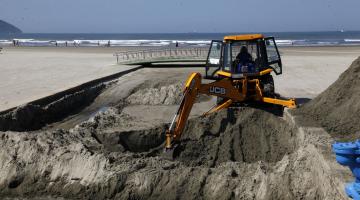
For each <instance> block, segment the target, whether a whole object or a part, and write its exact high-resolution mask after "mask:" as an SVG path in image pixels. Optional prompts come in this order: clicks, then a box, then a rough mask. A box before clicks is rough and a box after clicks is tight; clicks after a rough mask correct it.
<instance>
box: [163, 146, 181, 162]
mask: <svg viewBox="0 0 360 200" xmlns="http://www.w3.org/2000/svg"><path fill="white" fill-rule="evenodd" d="M179 151H180V146H179V145H178V144H174V145H173V146H172V148H171V149H168V148H165V149H164V151H163V153H162V154H161V157H162V158H164V159H166V160H174V159H175V158H176V156H178V155H179Z"/></svg>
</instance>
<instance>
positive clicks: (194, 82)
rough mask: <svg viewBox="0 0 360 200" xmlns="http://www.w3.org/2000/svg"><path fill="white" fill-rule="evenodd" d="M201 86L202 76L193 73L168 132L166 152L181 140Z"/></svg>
mask: <svg viewBox="0 0 360 200" xmlns="http://www.w3.org/2000/svg"><path fill="white" fill-rule="evenodd" d="M200 85H201V75H200V74H199V73H192V74H191V75H190V77H189V78H188V80H187V81H186V84H185V88H184V92H183V96H182V99H181V103H180V106H179V108H178V110H177V112H176V114H175V116H174V118H173V120H172V122H171V124H170V127H169V129H168V130H167V131H166V140H165V143H166V144H165V150H171V149H172V148H173V144H174V143H176V142H177V141H178V140H179V139H180V136H181V133H182V132H183V130H184V128H185V124H186V121H187V119H188V117H189V114H190V112H191V109H192V106H193V105H194V102H195V100H196V96H197V95H198V92H199V88H200Z"/></svg>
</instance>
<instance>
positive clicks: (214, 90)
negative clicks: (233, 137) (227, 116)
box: [165, 73, 245, 151]
mask: <svg viewBox="0 0 360 200" xmlns="http://www.w3.org/2000/svg"><path fill="white" fill-rule="evenodd" d="M199 93H202V94H207V95H214V96H220V97H227V98H229V100H227V101H225V102H223V103H222V104H221V105H217V106H215V107H214V108H212V109H210V111H208V112H206V113H205V115H206V114H210V113H212V112H216V111H218V110H221V109H224V108H227V107H228V106H230V105H231V103H232V102H233V100H235V101H241V100H244V99H245V95H243V94H241V93H240V92H239V91H238V90H237V89H236V88H235V87H233V86H232V84H231V81H230V80H227V79H223V80H221V81H218V82H214V83H209V84H201V74H200V73H192V74H191V75H190V76H189V78H188V80H187V81H186V84H185V88H184V92H183V96H182V99H181V103H180V106H179V108H178V110H177V112H176V114H175V116H174V118H173V119H172V121H171V124H170V127H169V129H168V130H167V131H166V135H165V136H166V140H165V151H171V150H172V149H173V148H174V145H175V146H176V143H178V141H179V139H180V137H181V134H182V132H183V130H184V128H185V125H186V122H187V119H188V117H189V114H190V112H191V109H192V107H193V105H194V103H195V100H196V97H197V95H198V94H199Z"/></svg>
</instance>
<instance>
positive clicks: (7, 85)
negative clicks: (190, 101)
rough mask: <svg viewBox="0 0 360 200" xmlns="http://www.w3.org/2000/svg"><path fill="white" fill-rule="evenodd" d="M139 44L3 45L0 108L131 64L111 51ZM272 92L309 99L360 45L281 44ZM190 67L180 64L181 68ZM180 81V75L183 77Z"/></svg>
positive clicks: (334, 78)
mask: <svg viewBox="0 0 360 200" xmlns="http://www.w3.org/2000/svg"><path fill="white" fill-rule="evenodd" d="M139 49H144V47H110V48H106V47H100V48H98V47H76V48H75V47H68V48H66V47H5V48H4V49H3V51H2V52H1V54H0V66H1V73H0V110H6V109H9V108H12V107H15V106H18V105H21V104H24V103H26V102H29V101H33V100H36V99H39V98H41V97H45V96H48V95H51V94H54V93H56V92H59V91H62V90H65V89H68V88H70V87H74V86H76V85H79V84H81V83H84V82H87V81H90V80H93V79H96V78H100V77H103V76H107V75H110V74H113V73H116V72H120V71H123V70H126V69H129V68H131V67H129V66H122V65H116V59H115V57H114V56H113V53H114V52H119V51H127V50H139ZM280 51H281V54H282V60H283V66H284V67H283V69H284V72H283V75H281V76H275V85H276V90H277V92H278V93H280V94H282V95H284V96H288V97H297V98H313V97H314V96H316V95H317V94H319V93H320V92H321V91H323V90H324V89H325V88H327V87H328V86H329V85H330V84H331V83H332V82H334V81H335V80H336V79H337V77H338V76H339V74H340V73H341V72H343V71H344V70H345V69H346V67H347V66H349V64H350V63H351V62H352V61H353V60H354V59H355V58H356V57H358V56H359V55H360V47H358V46H354V47H281V48H280ZM191 71H193V70H191V69H190V70H189V69H186V70H184V73H190V72H191ZM184 81H185V80H184Z"/></svg>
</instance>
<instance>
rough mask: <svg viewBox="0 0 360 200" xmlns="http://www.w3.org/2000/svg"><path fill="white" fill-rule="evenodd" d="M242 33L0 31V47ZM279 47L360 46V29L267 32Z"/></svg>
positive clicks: (190, 41) (206, 39) (196, 41)
mask: <svg viewBox="0 0 360 200" xmlns="http://www.w3.org/2000/svg"><path fill="white" fill-rule="evenodd" d="M234 34H243V33H134V34H110V33H109V34H106V33H105V34H98V33H96V34H95V33H94V34H92V33H84V34H81V33H79V34H64V33H51V34H48V33H23V34H10V35H9V34H0V46H11V45H13V41H14V40H15V41H16V44H18V45H20V46H56V45H57V46H65V45H68V46H106V45H108V44H109V43H110V45H111V46H149V47H164V46H171V45H175V43H176V42H178V44H179V45H180V46H206V45H209V44H210V42H211V40H222V38H223V37H224V36H225V35H234ZM263 34H264V35H266V36H274V37H275V38H276V42H277V44H278V45H279V46H337V45H360V31H329V32H268V33H263Z"/></svg>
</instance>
